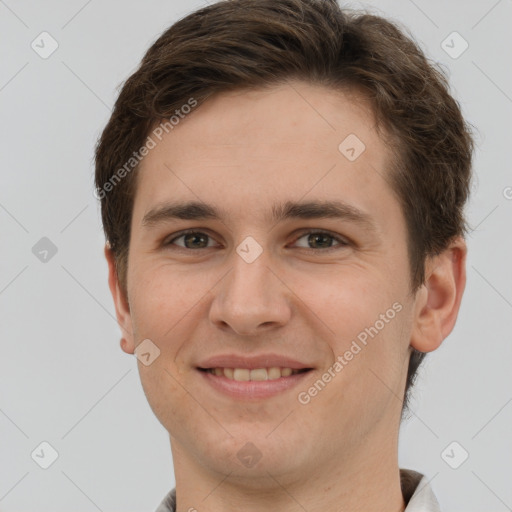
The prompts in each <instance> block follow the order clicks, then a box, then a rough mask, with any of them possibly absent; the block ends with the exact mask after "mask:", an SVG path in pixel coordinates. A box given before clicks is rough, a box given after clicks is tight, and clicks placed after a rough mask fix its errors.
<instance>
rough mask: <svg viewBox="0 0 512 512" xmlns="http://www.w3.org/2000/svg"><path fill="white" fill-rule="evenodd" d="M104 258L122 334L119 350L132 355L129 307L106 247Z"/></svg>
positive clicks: (108, 249) (133, 347)
mask: <svg viewBox="0 0 512 512" xmlns="http://www.w3.org/2000/svg"><path fill="white" fill-rule="evenodd" d="M105 258H106V259H107V263H108V286H109V288H110V293H111V294H112V298H113V299H114V305H115V308H116V317H117V322H118V324H119V327H121V330H122V333H123V337H122V338H121V348H122V349H123V350H124V351H125V352H126V353H127V354H133V353H134V351H135V343H134V339H133V329H132V318H131V314H130V305H129V303H128V298H127V297H126V296H125V294H124V292H123V291H122V288H121V286H120V285H119V278H118V276H117V270H116V263H115V258H114V253H113V252H112V250H111V249H110V247H109V246H108V245H105Z"/></svg>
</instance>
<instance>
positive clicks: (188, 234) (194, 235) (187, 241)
mask: <svg viewBox="0 0 512 512" xmlns="http://www.w3.org/2000/svg"><path fill="white" fill-rule="evenodd" d="M180 239H183V242H182V243H176V241H177V240H180ZM212 240H213V239H212V238H211V237H210V235H208V234H207V233H203V232H202V231H193V230H188V231H183V232H181V233H180V234H179V235H178V236H175V237H174V238H171V239H168V240H166V241H164V245H177V246H178V247H182V248H184V249H207V248H209V247H213V246H212V245H209V242H211V241H212Z"/></svg>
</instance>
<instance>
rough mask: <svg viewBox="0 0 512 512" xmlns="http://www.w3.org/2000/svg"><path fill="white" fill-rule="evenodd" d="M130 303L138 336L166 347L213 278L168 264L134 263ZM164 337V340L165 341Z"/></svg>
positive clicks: (203, 295) (170, 347)
mask: <svg viewBox="0 0 512 512" xmlns="http://www.w3.org/2000/svg"><path fill="white" fill-rule="evenodd" d="M132 277H133V281H132V282H134V283H137V285H136V287H134V288H133V289H132V290H131V293H130V297H131V301H130V306H131V315H132V323H133V330H134V333H135V334H136V338H137V339H138V340H142V339H144V338H150V339H153V338H154V340H155V342H157V340H160V342H161V343H162V344H163V345H165V348H166V349H167V350H171V351H172V348H173V343H172V340H173V339H175V338H176V337H177V333H179V332H180V328H182V324H184V323H186V321H187V317H188V316H194V310H195V309H196V308H198V307H200V301H201V299H202V298H204V297H205V295H207V294H208V291H209V290H211V288H212V287H213V284H214V282H215V280H214V279H212V282H211V283H209V280H208V279H205V276H203V275H199V274H197V273H196V274H193V273H190V272H189V273H187V274H186V275H184V274H182V273H180V272H179V271H176V270H175V269H173V268H171V266H170V265H165V264H163V265H157V266H154V267H151V266H146V267H145V268H144V269H142V266H140V267H139V268H137V267H136V265H134V268H133V274H132ZM164 341H165V344H164Z"/></svg>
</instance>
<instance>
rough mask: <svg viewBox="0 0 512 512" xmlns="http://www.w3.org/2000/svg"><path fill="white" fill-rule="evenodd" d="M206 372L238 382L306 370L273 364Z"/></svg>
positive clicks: (268, 378)
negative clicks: (263, 366)
mask: <svg viewBox="0 0 512 512" xmlns="http://www.w3.org/2000/svg"><path fill="white" fill-rule="evenodd" d="M206 371H207V372H209V373H211V374H213V375H216V376H217V377H226V378H227V379H229V380H236V381H239V382H247V381H264V380H276V379H280V378H282V377H289V376H290V375H296V374H298V373H302V372H305V371H307V369H306V368H304V369H302V370H296V369H292V368H279V367H278V366H273V367H271V368H255V369H253V370H250V369H248V368H220V367H216V368H208V369H207V370H206Z"/></svg>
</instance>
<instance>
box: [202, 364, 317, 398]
mask: <svg viewBox="0 0 512 512" xmlns="http://www.w3.org/2000/svg"><path fill="white" fill-rule="evenodd" d="M197 371H198V372H199V373H200V374H201V375H202V377H203V378H204V379H206V382H208V383H209V384H210V385H211V386H212V387H213V388H214V389H216V390H217V391H220V392H221V393H224V394H225V395H228V396H230V397H231V398H238V399H243V400H250V399H260V398H269V397H271V396H274V395H277V394H279V393H282V392H284V391H287V390H289V389H291V388H293V387H295V386H297V385H298V384H299V383H300V382H301V381H302V380H303V379H304V378H305V377H306V376H307V375H309V374H310V373H311V370H309V371H307V372H302V373H296V374H295V375H290V376H288V377H280V378H279V379H273V380H248V381H238V380H233V379H228V378H227V377H224V376H217V375H214V374H213V373H210V372H207V371H202V370H197Z"/></svg>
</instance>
